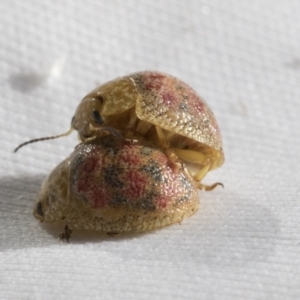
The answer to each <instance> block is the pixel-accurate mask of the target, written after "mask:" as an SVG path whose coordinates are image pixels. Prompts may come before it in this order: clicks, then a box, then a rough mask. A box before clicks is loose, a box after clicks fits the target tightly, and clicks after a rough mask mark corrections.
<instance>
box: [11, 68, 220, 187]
mask: <svg viewBox="0 0 300 300" xmlns="http://www.w3.org/2000/svg"><path fill="white" fill-rule="evenodd" d="M74 129H75V130H77V131H78V136H79V139H80V141H82V142H87V141H92V140H95V139H97V138H100V137H102V136H104V135H106V134H113V135H119V136H123V137H124V138H135V139H141V138H144V139H147V140H150V141H151V142H153V143H154V144H156V145H158V146H160V147H162V148H163V149H164V150H165V151H166V153H167V152H168V150H169V149H170V150H171V152H174V153H175V154H176V155H177V156H178V157H179V158H180V159H182V160H183V161H184V162H185V163H186V164H188V165H189V166H190V168H189V169H190V171H191V173H192V176H193V178H194V180H195V181H196V182H197V186H198V188H200V189H205V190H212V189H213V188H215V187H216V186H217V185H220V184H219V183H216V184H212V185H210V186H209V185H204V184H202V179H203V178H204V177H205V175H206V174H207V173H208V172H209V171H210V170H213V169H215V168H217V167H220V166H221V165H222V164H223V162H224V153H223V149H222V139H221V133H220V129H219V126H218V124H217V121H216V119H215V117H214V114H213V112H212V111H211V110H210V108H209V107H208V105H207V104H206V102H205V101H204V100H203V99H202V98H201V97H200V96H199V95H198V94H197V93H196V92H195V91H194V90H193V89H192V88H191V87H190V86H188V85H187V84H186V83H184V82H183V81H181V80H179V79H177V78H175V77H173V76H171V75H168V74H164V73H161V72H157V71H143V72H137V73H133V74H130V75H127V76H123V77H120V78H117V79H115V80H112V81H109V82H107V83H105V84H103V85H100V86H99V87H97V88H96V89H94V90H93V91H91V92H90V93H88V94H87V95H86V96H85V97H84V98H83V99H82V101H81V102H80V104H79V105H78V107H77V109H76V111H75V115H74V116H73V118H72V121H71V129H70V130H69V131H68V132H66V133H64V134H61V135H57V136H52V137H46V138H40V139H34V140H30V141H28V142H25V143H23V144H21V145H20V146H18V147H17V148H16V149H15V152H16V151H17V150H18V149H19V148H21V147H22V146H24V145H27V144H29V143H32V142H36V141H40V140H47V139H53V138H57V137H61V136H65V135H68V134H70V133H71V132H72V131H73V130H74Z"/></svg>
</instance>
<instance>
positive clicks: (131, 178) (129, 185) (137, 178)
mask: <svg viewBox="0 0 300 300" xmlns="http://www.w3.org/2000/svg"><path fill="white" fill-rule="evenodd" d="M122 177H125V178H126V180H127V181H126V184H125V188H124V195H126V196H127V197H128V198H129V199H134V200H135V201H138V200H139V199H140V198H142V196H143V194H144V193H145V190H146V189H147V185H148V184H149V178H148V176H146V175H145V174H143V173H142V172H141V171H139V170H129V171H128V172H126V173H125V174H123V176H122Z"/></svg>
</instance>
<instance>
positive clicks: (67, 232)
mask: <svg viewBox="0 0 300 300" xmlns="http://www.w3.org/2000/svg"><path fill="white" fill-rule="evenodd" d="M71 233H72V230H71V229H70V228H69V226H68V225H66V226H65V229H64V232H63V233H62V234H61V235H60V236H59V240H60V241H64V240H66V241H67V242H68V243H69V239H70V237H71Z"/></svg>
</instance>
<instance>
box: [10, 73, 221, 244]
mask: <svg viewBox="0 0 300 300" xmlns="http://www.w3.org/2000/svg"><path fill="white" fill-rule="evenodd" d="M71 127H72V128H71V130H73V129H75V130H77V131H78V135H79V138H80V140H81V142H82V143H81V144H79V145H78V146H77V147H76V148H75V150H74V152H73V153H72V154H71V155H70V156H69V157H68V158H66V159H65V160H64V161H63V162H62V163H60V164H59V165H58V166H57V167H56V168H55V169H54V170H53V171H52V173H51V174H50V175H49V176H48V177H47V178H46V179H45V181H44V183H43V185H42V189H41V192H40V194H39V196H38V199H37V204H36V206H35V209H34V216H35V217H36V218H37V219H39V220H41V221H44V222H55V221H59V220H62V219H65V220H66V223H67V226H66V228H65V232H64V233H63V234H62V235H61V238H62V239H64V238H65V239H67V240H68V239H69V237H70V233H71V232H72V230H74V229H91V230H101V231H106V232H110V233H119V232H124V231H144V230H150V229H155V228H159V227H162V226H165V225H168V224H171V223H176V222H180V221H182V220H183V219H185V218H187V217H189V216H191V215H192V214H193V213H194V212H195V211H196V210H197V208H198V205H199V199H198V189H205V190H211V189H213V188H214V187H216V186H217V185H221V184H220V183H215V184H213V185H211V186H207V185H203V184H202V179H203V178H204V176H205V175H206V174H207V172H209V171H210V170H212V169H215V168H217V167H219V166H220V165H221V164H222V163H223V160H224V155H223V150H222V141H221V135H220V130H219V127H218V125H217V122H216V120H215V117H214V115H213V113H212V112H211V110H210V109H209V107H208V106H207V104H206V103H205V101H204V100H203V99H201V98H200V97H199V96H198V95H197V94H196V92H195V91H194V90H193V89H192V88H191V87H189V86H188V85H187V84H185V83H184V82H182V81H180V80H179V79H177V78H174V77H172V76H170V75H167V74H163V73H160V72H149V71H146V72H139V73H134V74H131V75H128V76H125V77H121V78H117V79H116V80H113V81H110V82H108V83H106V84H104V85H102V86H100V87H98V88H96V89H95V90H93V91H92V92H91V93H89V94H88V95H87V96H86V97H84V98H83V100H82V101H81V103H80V104H79V106H78V108H77V110H76V112H75V115H74V117H73V119H72V122H71ZM71 130H70V131H69V132H67V133H66V134H63V135H67V134H69V133H70V132H71ZM60 136H62V135H60ZM56 137H58V136H56ZM50 138H53V137H50ZM43 139H48V138H43ZM33 141H36V140H32V141H29V142H33ZM29 142H26V143H24V144H22V145H20V146H19V147H22V146H23V145H25V144H27V143H29ZM19 147H18V148H17V149H19ZM17 149H16V150H17Z"/></svg>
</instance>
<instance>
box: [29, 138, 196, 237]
mask: <svg viewBox="0 0 300 300" xmlns="http://www.w3.org/2000/svg"><path fill="white" fill-rule="evenodd" d="M198 206H199V199H198V189H197V187H196V184H195V181H194V180H193V178H192V177H191V176H190V174H189V172H188V171H187V169H186V167H185V166H184V164H182V163H181V162H180V161H178V162H174V160H173V159H172V158H170V157H169V156H168V155H166V154H165V153H164V152H163V151H162V150H161V149H159V147H157V146H155V145H153V144H152V143H150V142H147V141H139V142H132V141H130V140H125V139H120V138H119V137H115V136H113V135H107V136H104V137H103V138H101V139H97V140H94V141H93V143H90V142H86V143H82V144H80V145H78V146H77V147H76V149H75V150H74V152H73V153H72V154H71V155H70V156H69V157H68V158H66V159H65V160H64V161H63V162H61V163H60V164H59V165H58V166H57V167H56V168H55V169H54V170H53V171H52V172H51V173H50V175H49V176H48V177H47V178H46V179H45V181H44V182H43V185H42V188H41V191H40V193H39V196H38V198H37V203H36V205H35V208H34V216H35V217H36V218H37V219H39V220H40V221H43V222H57V221H60V220H64V221H65V222H66V224H67V225H66V227H65V231H64V233H63V234H62V235H61V236H60V238H61V239H67V241H68V240H69V238H70V234H71V232H72V230H76V229H85V230H100V231H105V232H108V233H120V232H129V231H135V232H141V231H145V230H151V229H157V228H160V227H163V226H166V225H169V224H172V223H177V222H181V221H182V220H183V219H185V218H188V217H190V216H191V215H192V214H194V213H195V212H196V211H197V209H198Z"/></svg>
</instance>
